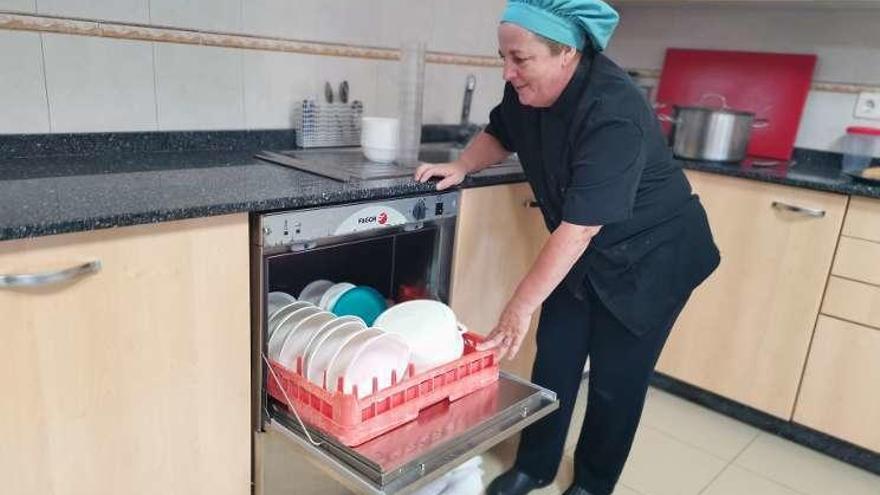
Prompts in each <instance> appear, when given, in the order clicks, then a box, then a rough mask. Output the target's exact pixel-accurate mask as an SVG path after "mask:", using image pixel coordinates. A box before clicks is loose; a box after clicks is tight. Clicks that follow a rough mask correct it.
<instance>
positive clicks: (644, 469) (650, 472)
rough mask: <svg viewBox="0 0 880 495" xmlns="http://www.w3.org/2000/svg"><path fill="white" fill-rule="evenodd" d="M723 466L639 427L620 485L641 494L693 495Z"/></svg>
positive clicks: (651, 430) (647, 428) (687, 446)
mask: <svg viewBox="0 0 880 495" xmlns="http://www.w3.org/2000/svg"><path fill="white" fill-rule="evenodd" d="M726 465H727V462H726V461H724V460H723V459H721V458H718V457H715V456H713V455H711V454H709V453H708V452H706V451H704V450H700V449H698V448H696V447H693V446H691V445H688V444H686V443H683V442H681V441H679V440H676V439H675V438H673V437H671V436H669V435H667V434H666V433H663V432H661V431H659V430H655V429H653V428H651V427H649V426H646V425H642V426H641V427H640V428H639V432H638V433H637V434H636V440H635V443H634V444H633V449H632V452H631V453H630V457H629V461H628V462H627V465H626V466H625V467H624V470H623V475H622V476H621V478H620V482H621V483H623V484H624V485H625V486H627V487H630V488H632V489H634V490H636V491H637V492H639V493H641V494H643V495H690V494H694V495H695V494H698V493H699V492H700V490H702V489H703V488H705V487H706V486H708V485H709V483H710V482H711V481H712V480H713V479H714V478H715V476H717V475H718V474H719V473H720V472H721V471H722V470H723V469H724V467H725V466H726Z"/></svg>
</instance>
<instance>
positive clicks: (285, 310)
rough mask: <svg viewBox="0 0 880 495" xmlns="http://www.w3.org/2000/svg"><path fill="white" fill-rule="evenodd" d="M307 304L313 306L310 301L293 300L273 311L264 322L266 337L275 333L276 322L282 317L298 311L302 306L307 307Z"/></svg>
mask: <svg viewBox="0 0 880 495" xmlns="http://www.w3.org/2000/svg"><path fill="white" fill-rule="evenodd" d="M309 306H314V305H313V304H312V303H308V302H305V301H294V302H292V303H289V304H286V305H284V306H282V307H281V308H280V309H278V310H277V311H275V313H274V314H272V316H270V317H269V319H268V320H267V322H266V338H267V339H269V338H271V337H272V334H273V333H275V329H276V328H278V322H280V321H281V319H282V318H284V317H285V316H287V315H289V314H290V313H293V312H294V311H298V310H300V309H302V308H308V307H309Z"/></svg>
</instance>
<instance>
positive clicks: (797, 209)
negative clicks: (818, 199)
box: [773, 201, 825, 218]
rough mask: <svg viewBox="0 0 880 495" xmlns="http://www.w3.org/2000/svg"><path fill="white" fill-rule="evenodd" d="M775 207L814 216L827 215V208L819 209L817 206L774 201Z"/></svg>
mask: <svg viewBox="0 0 880 495" xmlns="http://www.w3.org/2000/svg"><path fill="white" fill-rule="evenodd" d="M773 208H774V209H777V210H781V211H791V212H794V213H800V214H802V215H806V216H808V217H814V218H822V217H824V216H825V210H819V209H817V208H807V207H804V206H797V205H791V204H788V203H782V202H780V201H774V202H773Z"/></svg>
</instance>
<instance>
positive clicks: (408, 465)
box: [255, 373, 558, 495]
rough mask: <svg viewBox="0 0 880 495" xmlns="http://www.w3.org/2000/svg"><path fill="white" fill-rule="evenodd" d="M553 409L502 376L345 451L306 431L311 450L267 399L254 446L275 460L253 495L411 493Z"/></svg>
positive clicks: (543, 394) (549, 399) (545, 396)
mask: <svg viewBox="0 0 880 495" xmlns="http://www.w3.org/2000/svg"><path fill="white" fill-rule="evenodd" d="M557 407H558V403H557V401H556V395H555V394H554V393H553V392H550V391H548V390H546V389H542V388H539V387H537V386H536V385H533V384H530V383H528V382H525V381H522V380H520V379H519V378H517V377H515V376H513V375H507V374H505V373H502V374H501V376H500V378H499V380H498V382H496V383H495V384H492V385H490V386H488V387H485V388H483V389H480V390H478V391H476V392H473V393H471V394H469V395H467V396H465V397H462V398H461V399H459V400H456V401H454V402H446V401H444V402H440V403H438V404H435V405H433V406H431V407H428V408H427V409H425V410H423V411H422V412H421V413H420V415H419V417H418V419H416V420H415V421H411V422H409V423H407V424H405V425H403V426H401V427H399V428H397V429H394V430H392V431H390V432H388V433H385V434H384V435H381V436H379V437H377V438H375V439H373V440H370V441H368V442H366V443H364V444H362V445H359V446H357V447H346V446H344V445H342V444H340V443H338V442H335V441H334V440H333V439H332V438H328V437H324V436H322V435H321V434H320V433H319V432H316V431H314V430H310V433H311V435H312V439H313V440H316V441H317V442H319V443H320V445H314V444H312V442H311V441H310V440H309V439H308V438H307V437H306V436H305V435H304V434H303V433H302V429H301V427H300V426H299V423H298V421H297V420H296V418H294V417H293V416H291V415H290V414H289V413H288V412H287V410H286V408H284V407H283V406H281V405H280V404H279V403H276V402H274V401H273V400H271V399H270V405H269V409H270V418H271V419H270V420H269V424H268V426H267V428H266V430H265V431H264V432H261V433H258V434H257V444H258V448H262V452H260V453H261V454H262V455H263V456H266V455H267V454H268V455H272V456H273V458H271V459H266V458H265V457H264V459H263V462H261V463H259V465H260V466H261V469H262V472H261V473H259V474H260V476H261V478H262V483H258V487H259V488H261V489H258V491H257V493H262V494H264V495H276V494H277V495H281V494H294V493H295V494H310V493H315V494H318V493H320V494H322V495H323V494H325V493H340V494H341V493H358V494H404V493H412V492H414V491H417V490H418V489H419V488H421V487H423V486H425V485H426V484H428V483H430V482H431V481H433V480H435V479H437V478H438V477H440V476H442V475H443V474H445V473H447V472H448V471H450V470H452V469H454V468H455V467H457V466H458V465H460V464H462V463H464V462H465V461H467V460H468V459H470V458H472V457H474V456H476V455H479V454H481V453H483V452H485V451H487V450H489V449H490V448H492V447H493V446H494V445H496V444H497V443H499V442H501V441H502V440H505V439H507V438H509V437H511V436H513V435H515V434H516V433H517V432H519V431H520V430H522V429H523V428H525V427H526V426H528V425H530V424H531V423H533V422H535V421H537V420H538V419H540V418H542V417H544V416H546V415H547V414H549V413H550V412H552V411H553V410H555V409H556V408H557ZM285 444H287V445H285ZM280 452H284V453H285V454H281V455H280V456H279V453H280ZM255 474H257V473H255Z"/></svg>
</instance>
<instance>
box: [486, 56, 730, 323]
mask: <svg viewBox="0 0 880 495" xmlns="http://www.w3.org/2000/svg"><path fill="white" fill-rule="evenodd" d="M486 132H487V133H489V134H491V135H492V136H494V137H495V138H496V139H497V140H498V141H499V142H500V143H501V145H502V146H504V148H506V149H507V150H509V151H511V152H516V153H517V154H518V156H519V160H520V162H521V163H522V165H523V170H524V172H525V174H526V177H527V178H528V181H529V183H530V184H531V186H532V190H533V191H534V193H535V196H536V199H537V201H538V203H539V205H540V207H541V211H542V213H543V215H544V220H545V223H546V224H547V227H548V228H549V229H550V231H551V232H552V231H553V230H555V229H556V228H557V227H558V226H559V225H560V223H561V222H563V221H565V222H568V223H572V224H577V225H587V226H599V225H601V226H603V228H602V230H601V231H600V232H599V234H597V235H596V236H595V237H594V238H593V240H592V242H591V244H590V246H589V248H588V249H587V250H586V251H585V252H584V255H583V256H582V257H581V258H580V259H579V260H578V261H577V262H576V263H575V265H574V267H573V268H572V270H571V271H570V272H569V274H568V275H567V276H566V279H565V281H564V284H565V285H566V286H567V287H568V288H569V289H570V290H571V291H572V292H573V293H574V294H575V295H576V296H577V297H579V298H582V297H583V296H584V293H585V291H584V288H585V286H584V284H585V283H590V284H592V287H593V289H594V290H595V293H596V294H597V295H598V296H599V298H600V299H601V300H602V302H603V304H605V306H606V307H608V309H609V310H610V311H611V312H612V313H613V314H614V315H615V316H616V317H617V318H619V319H620V320H621V322H623V323H624V325H625V326H626V327H627V328H628V329H630V330H631V331H632V332H634V333H636V334H644V333H645V332H647V331H649V330H650V329H653V328H658V327H662V326H663V325H664V324H666V323H668V322H669V320H670V319H671V318H672V317H673V313H674V312H675V311H676V310H677V309H679V307H680V305H681V303H682V302H683V301H684V300H685V299H686V298H687V297H688V296H689V295H690V293H691V291H692V290H693V289H694V288H695V287H696V286H697V285H699V284H700V282H702V281H703V280H705V278H706V277H708V276H709V274H711V273H712V271H714V270H715V268H716V267H717V266H718V263H719V261H720V258H719V254H718V250H717V248H716V247H715V244H714V242H713V240H712V234H711V231H710V230H709V225H708V222H707V219H706V215H705V211H704V210H703V208H702V205H701V204H700V202H699V199H698V198H697V197H696V196H695V195H693V194H692V192H691V187H690V184H689V183H688V181H687V178H686V177H685V175H684V173H683V172H682V170H681V167H680V166H679V164H678V163H677V162H676V161H675V160H674V159H673V157H672V154H671V152H670V150H669V147H668V146H667V145H666V141H665V138H664V136H663V134H662V131H661V129H660V125H659V124H658V122H657V119H656V117H655V115H654V112H653V110H652V109H651V106H650V105H649V104H648V102H647V100H646V99H645V97H644V96H643V95H642V93H641V92H640V90H639V89H638V87H636V85H635V84H634V83H633V82H632V81H631V80H630V78H629V77H628V76H627V75H626V73H625V72H624V71H623V70H622V69H621V68H620V67H618V66H617V65H616V64H614V62H612V61H611V60H610V59H608V58H607V57H605V56H604V55H603V54H601V53H596V54H590V53H585V54H584V55H583V57H582V58H581V61H580V63H579V64H578V67H577V69H576V71H575V74H574V76H573V77H572V79H571V81H570V82H569V84H568V85H567V86H566V88H565V90H564V91H563V92H562V94H561V95H560V97H559V98H558V99H557V101H556V102H555V103H554V104H553V105H552V106H551V107H549V108H535V107H529V106H525V105H522V104H520V103H519V99H518V97H517V95H516V91H515V90H514V89H513V87H512V86H511V85H510V84H507V85H506V87H505V90H504V99H503V100H502V102H501V103H500V104H499V105H498V106H497V107H495V109H493V110H492V113H491V115H490V122H489V125H488V126H487V128H486Z"/></svg>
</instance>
